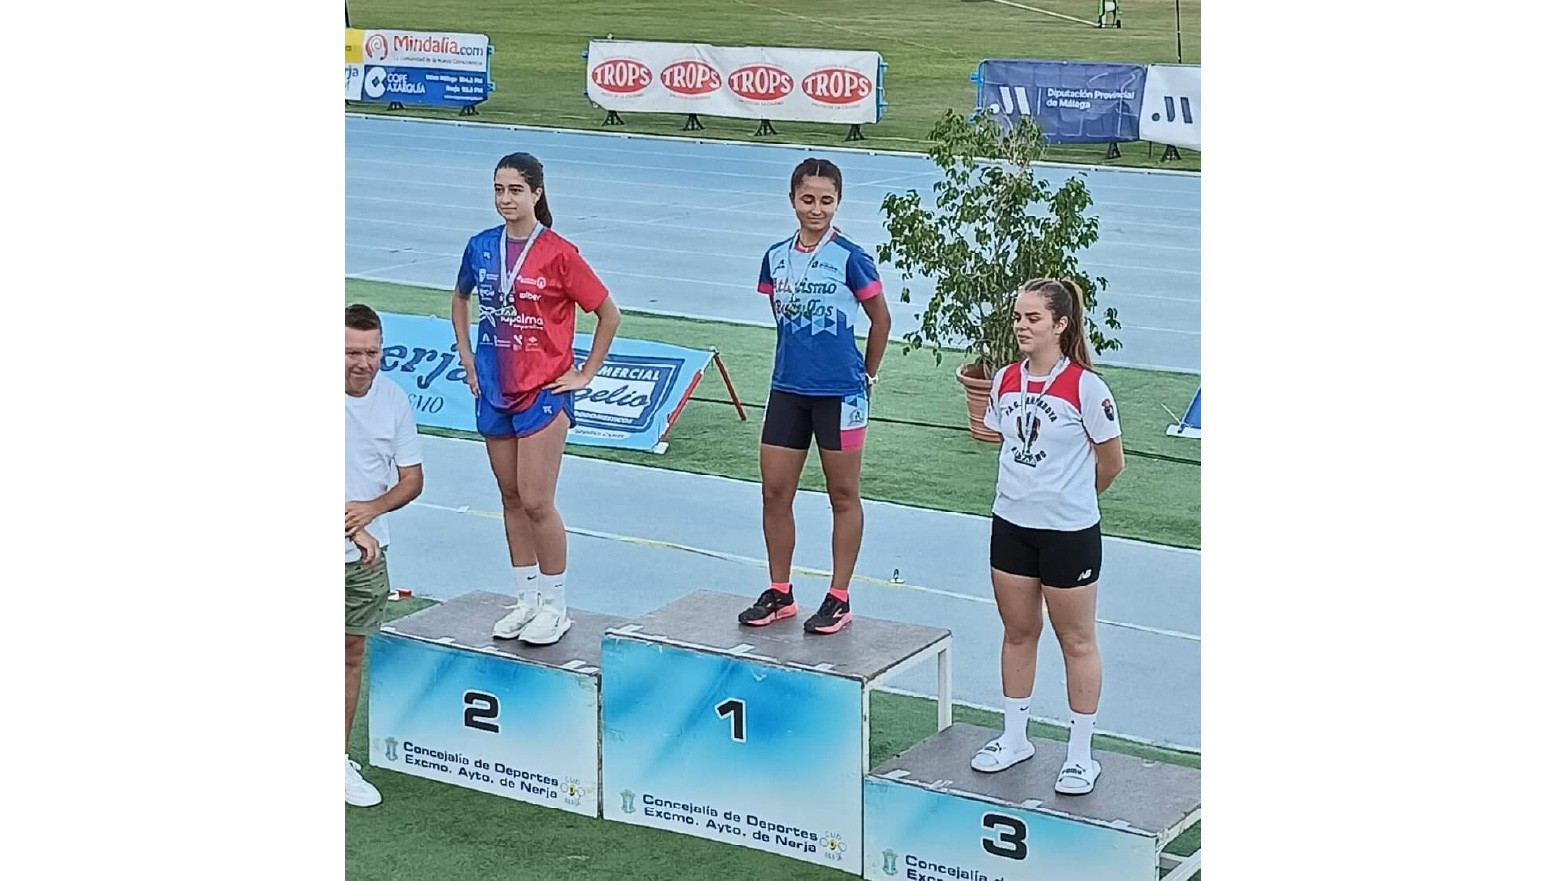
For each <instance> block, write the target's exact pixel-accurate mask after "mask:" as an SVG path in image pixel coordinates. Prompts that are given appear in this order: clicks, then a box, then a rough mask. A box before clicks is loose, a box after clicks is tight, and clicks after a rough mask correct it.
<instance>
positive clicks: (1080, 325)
mask: <svg viewBox="0 0 1546 881" xmlns="http://www.w3.org/2000/svg"><path fill="white" fill-rule="evenodd" d="M1063 286H1064V287H1066V288H1068V301H1069V309H1068V326H1067V327H1065V328H1063V336H1062V338H1061V339H1059V340H1058V345H1059V346H1060V347H1061V348H1062V349H1063V354H1064V355H1066V356H1067V357H1068V360H1070V361H1072V362H1074V363H1075V364H1078V365H1079V366H1080V367H1083V368H1084V369H1085V370H1089V371H1092V372H1093V371H1094V370H1095V368H1094V367H1093V366H1091V364H1090V338H1089V335H1088V334H1086V333H1085V332H1084V291H1083V290H1081V289H1080V287H1079V283H1078V282H1076V281H1074V280H1073V279H1071V278H1065V279H1063Z"/></svg>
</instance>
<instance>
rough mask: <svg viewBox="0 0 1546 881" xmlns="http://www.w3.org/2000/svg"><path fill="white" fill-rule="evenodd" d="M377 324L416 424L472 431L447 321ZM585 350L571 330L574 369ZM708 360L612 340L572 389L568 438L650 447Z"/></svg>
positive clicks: (384, 361) (390, 370)
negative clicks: (596, 367) (584, 383)
mask: <svg viewBox="0 0 1546 881" xmlns="http://www.w3.org/2000/svg"><path fill="white" fill-rule="evenodd" d="M381 325H382V333H383V342H382V350H381V373H382V375H384V376H387V377H389V378H390V379H391V380H392V381H394V382H396V383H397V384H398V385H399V386H401V387H402V389H403V391H405V392H407V394H408V401H409V403H410V404H412V405H413V411H414V417H415V419H416V421H417V422H418V424H419V425H424V426H431V427H434V428H450V429H455V430H458V431H468V432H475V431H477V419H476V415H475V411H474V409H473V403H474V402H473V397H472V393H471V391H470V390H469V389H468V387H467V374H466V372H465V371H463V370H462V366H461V360H460V359H459V358H458V357H457V354H456V334H455V333H454V332H453V331H452V329H451V322H449V321H447V320H446V319H444V318H434V317H431V316H425V315H399V314H395V313H391V312H383V313H381ZM590 347H591V336H590V335H589V334H583V333H581V334H575V338H574V352H575V366H576V367H579V366H580V365H581V364H583V363H585V359H586V358H587V357H589V355H590ZM713 357H714V355H713V353H712V352H707V351H702V350H699V349H687V348H683V347H681V346H672V345H667V344H666V343H657V342H652V341H649V340H630V339H615V340H613V341H612V347H611V348H610V349H609V350H608V352H607V360H606V361H605V362H604V363H603V364H602V367H601V370H600V372H599V373H598V374H597V375H596V378H595V379H593V380H591V383H590V385H589V386H588V387H586V388H584V389H582V390H580V391H578V392H576V393H575V396H574V416H575V424H574V425H573V426H572V427H571V428H570V430H569V438H568V441H569V443H572V444H579V445H583V446H598V447H617V448H620V449H625V450H654V449H655V448H656V447H657V446H658V445H659V444H660V443H661V440H662V438H664V437H665V435H666V432H667V431H669V430H670V428H671V424H672V423H673V422H674V421H675V420H676V417H677V415H678V414H679V413H680V412H681V410H682V407H683V406H684V405H685V404H686V403H687V397H688V396H689V395H690V394H692V390H693V387H694V386H696V385H697V383H698V380H699V379H700V378H701V377H702V376H703V371H704V369H705V368H707V367H708V365H709V362H710V361H711V360H713Z"/></svg>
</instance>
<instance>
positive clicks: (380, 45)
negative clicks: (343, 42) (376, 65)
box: [365, 34, 392, 61]
mask: <svg viewBox="0 0 1546 881" xmlns="http://www.w3.org/2000/svg"><path fill="white" fill-rule="evenodd" d="M391 54H392V47H391V44H390V43H388V42H387V38H386V34H371V35H370V36H369V37H368V38H366V40H365V57H366V58H369V59H370V60H371V61H385V60H387V56H389V55H391Z"/></svg>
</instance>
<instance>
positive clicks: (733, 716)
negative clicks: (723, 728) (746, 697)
mask: <svg viewBox="0 0 1546 881" xmlns="http://www.w3.org/2000/svg"><path fill="white" fill-rule="evenodd" d="M714 713H715V715H717V716H719V718H721V719H723V718H725V717H727V716H728V717H729V718H730V739H731V740H734V741H735V742H737V743H745V742H746V701H743V700H741V699H740V698H735V697H733V698H730V699H729V700H727V701H723V702H721V703H720V705H719V706H717V707H715V708H714Z"/></svg>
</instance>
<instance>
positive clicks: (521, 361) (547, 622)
mask: <svg viewBox="0 0 1546 881" xmlns="http://www.w3.org/2000/svg"><path fill="white" fill-rule="evenodd" d="M494 208H495V210H496V211H498V212H499V216H500V217H502V218H504V223H503V224H500V225H499V226H496V227H493V228H491V229H486V230H484V231H483V232H480V233H478V234H477V235H475V236H473V237H472V238H471V239H470V240H469V241H468V242H467V248H466V250H465V251H464V252H463V253H462V266H461V270H460V271H459V272H458V273H457V276H456V290H455V292H454V293H453V294H452V296H451V324H452V326H453V327H454V328H455V330H456V350H457V353H458V354H460V355H461V359H462V368H463V369H464V370H465V371H466V372H467V383H468V385H469V386H471V388H472V393H473V395H474V396H476V397H477V401H478V402H477V419H478V433H479V434H481V435H483V439H484V443H485V445H486V446H487V448H488V457H489V465H490V466H491V467H492V468H493V471H494V478H495V480H496V481H498V483H499V494H500V498H501V501H502V502H503V508H504V521H505V540H506V543H507V544H508V546H509V549H510V564H511V565H512V566H513V567H514V568H515V588H516V604H515V606H514V607H513V609H512V611H511V612H510V614H509V615H507V616H505V617H504V618H503V619H501V620H500V621H499V622H498V623H496V624H495V625H494V636H496V637H500V638H503V639H516V638H519V639H520V640H521V641H523V642H528V643H533V644H536V645H550V644H552V643H555V642H557V641H558V640H559V638H560V637H562V636H563V635H564V634H565V633H566V632H568V630H569V628H570V626H571V625H572V623H573V622H572V620H571V619H570V617H569V610H568V604H567V603H566V601H565V597H564V572H565V569H566V568H567V567H568V544H567V537H566V536H565V534H564V521H563V519H562V518H560V517H559V514H558V509H557V508H555V507H554V505H553V495H554V491H555V489H556V488H557V485H558V469H559V465H560V463H561V462H562V461H563V454H564V441H565V439H566V438H567V437H568V433H569V427H570V425H572V424H573V422H574V392H575V391H577V390H579V389H582V388H585V387H586V386H587V385H589V384H590V381H591V380H592V379H594V378H595V376H596V372H597V371H598V370H600V369H601V365H602V364H603V363H604V362H605V361H606V356H607V349H608V348H610V347H611V345H612V339H613V337H614V336H616V334H617V326H618V323H619V320H620V316H619V313H618V310H617V305H616V304H615V303H613V301H612V297H611V295H610V294H608V293H607V289H606V286H605V285H603V284H602V283H601V280H600V279H598V278H597V277H596V273H595V272H593V271H592V270H591V268H590V266H589V265H587V264H586V262H585V260H584V259H583V258H582V257H580V252H579V250H578V249H577V248H575V246H574V245H573V244H571V243H570V242H569V241H568V240H566V239H564V238H562V237H560V236H559V235H558V234H557V233H555V232H553V231H552V229H551V227H552V225H553V213H552V211H551V210H550V209H549V208H548V198H547V191H546V188H545V182H544V180H543V173H542V163H541V162H538V161H537V158H536V157H535V156H532V155H531V154H530V153H512V154H510V155H509V156H506V157H504V158H503V159H501V160H499V164H498V165H497V166H495V168H494ZM474 293H476V294H477V297H478V305H479V307H480V308H479V312H480V319H479V321H478V347H477V350H476V352H474V350H473V348H472V345H471V342H470V341H469V339H468V333H467V324H468V302H467V301H468V300H469V299H470V298H471V297H472V295H473V294H474ZM577 305H578V306H579V308H581V309H584V310H585V311H587V312H592V313H595V315H596V333H595V339H594V341H593V344H592V346H591V351H590V355H589V356H588V357H587V358H586V359H585V364H584V365H583V366H582V367H581V368H580V369H579V370H576V369H574V348H573V346H574V319H575V307H576V306H577Z"/></svg>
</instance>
